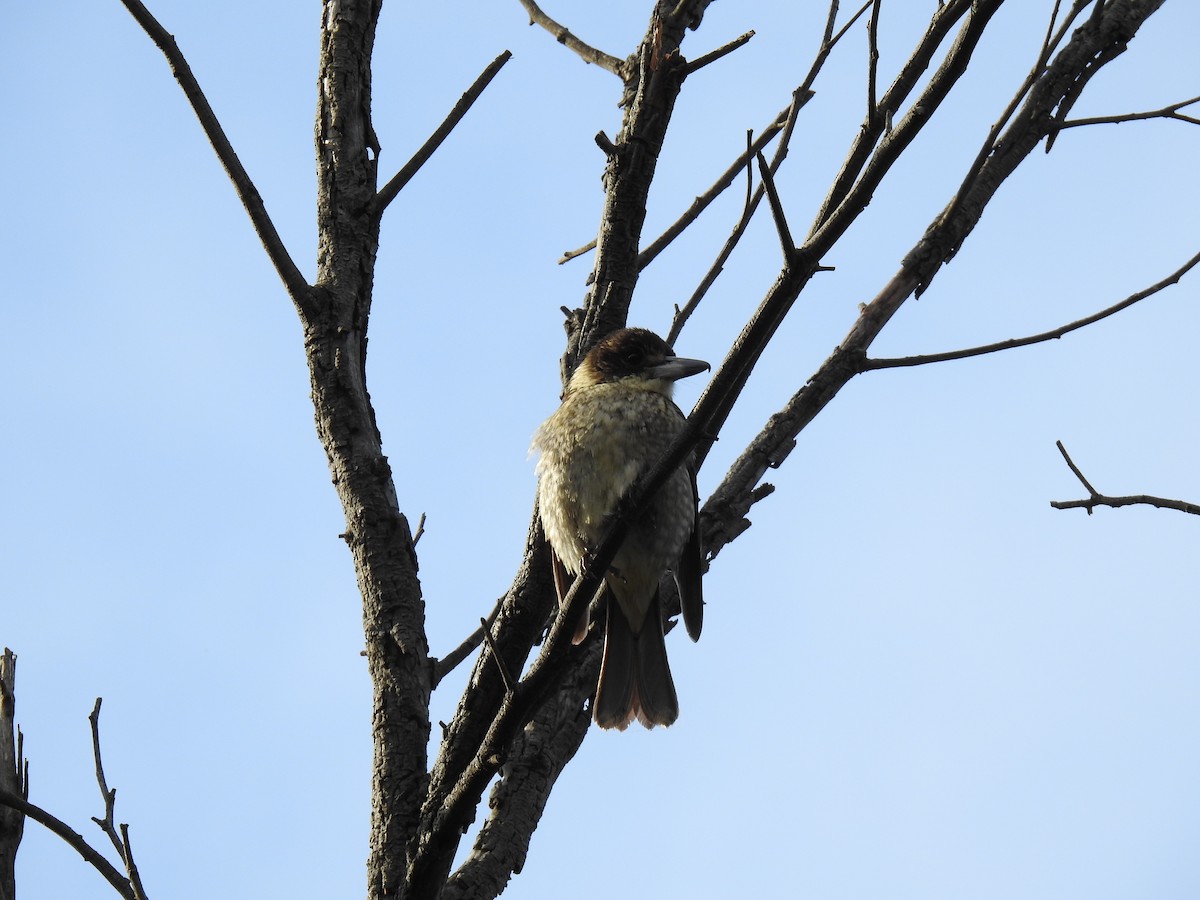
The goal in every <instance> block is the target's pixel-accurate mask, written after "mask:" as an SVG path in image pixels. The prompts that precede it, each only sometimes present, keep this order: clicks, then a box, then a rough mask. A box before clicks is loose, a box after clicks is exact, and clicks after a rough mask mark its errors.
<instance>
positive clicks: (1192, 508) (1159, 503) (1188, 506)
mask: <svg viewBox="0 0 1200 900" xmlns="http://www.w3.org/2000/svg"><path fill="white" fill-rule="evenodd" d="M1054 445H1055V446H1056V447H1058V452H1059V453H1061V454H1062V457H1063V459H1064V460H1066V463H1067V467H1068V468H1070V470H1071V471H1072V472H1073V473H1074V474H1075V477H1076V478H1078V479H1079V483H1080V484H1082V485H1083V486H1084V488H1085V489H1086V490H1087V492H1088V496H1087V497H1086V498H1085V499H1083V500H1051V501H1050V505H1051V506H1052V507H1054V508H1055V509H1084V510H1087V514H1088V515H1089V516H1090V515H1091V514H1092V510H1094V509H1095V508H1096V507H1097V506H1111V507H1112V508H1114V509H1116V508H1118V507H1121V506H1138V505H1144V506H1155V507H1158V508H1159V509H1174V510H1177V511H1179V512H1182V513H1188V514H1189V515H1193V516H1200V504H1196V503H1188V502H1186V501H1184V500H1171V499H1168V498H1166V497H1153V496H1151V495H1149V494H1133V495H1131V496H1127V497H1110V496H1108V495H1107V494H1102V493H1100V492H1099V491H1097V490H1096V489H1095V488H1094V487H1092V485H1091V482H1089V481H1088V480H1087V478H1085V477H1084V475H1083V473H1082V472H1081V471H1079V467H1078V466H1077V465H1075V461H1074V460H1072V459H1071V456H1070V454H1069V453H1067V448H1066V447H1064V446H1063V442H1062V441H1055V442H1054Z"/></svg>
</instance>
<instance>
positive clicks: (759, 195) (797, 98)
mask: <svg viewBox="0 0 1200 900" xmlns="http://www.w3.org/2000/svg"><path fill="white" fill-rule="evenodd" d="M872 2H873V0H867V2H866V3H864V4H863V5H862V6H860V7H859V9H858V11H857V12H856V13H855V14H854V15H853V16H851V17H850V20H849V21H848V22H846V24H845V25H843V26H842V27H841V29H839V30H838V32H837V33H836V34H834V33H833V28H834V25H835V23H836V18H837V10H838V3H837V2H836V0H834V2H832V3H830V5H829V17H828V19H827V21H826V24H825V34H824V36H823V37H822V39H821V46H820V48H819V49H818V51H817V54H816V57H815V58H814V59H813V63H812V65H811V66H810V67H809V70H808V74H807V75H806V76H805V78H804V81H803V82H802V83H801V84H800V86H799V87H797V88H796V90H794V91H793V92H792V102H791V104H789V105H788V107H787V108H786V109H784V110H783V111H781V112H780V113H779V115H778V116H776V117H775V119H774V120H773V122H772V123H771V125H769V126H767V128H766V129H765V130H764V131H763V133H762V135H761V136H760V139H759V140H758V141H755V142H753V143H752V144H751V145H750V146H749V147H747V148H746V152H745V153H744V154H742V156H740V157H739V158H738V159H737V161H736V162H735V163H734V165H732V166H730V167H729V169H727V170H726V172H725V174H724V175H723V176H722V177H721V179H720V180H718V182H717V183H716V184H714V185H713V187H712V188H710V189H709V190H708V191H707V192H706V193H705V194H704V195H702V197H701V198H698V199H697V203H695V204H693V205H692V207H691V208H689V210H688V212H687V213H685V214H684V216H683V217H682V218H681V219H679V221H677V222H676V223H675V224H674V225H672V226H671V228H669V229H668V230H667V231H666V232H665V233H664V234H663V236H662V237H661V238H659V239H658V240H656V241H655V242H654V243H653V244H651V246H650V247H648V248H647V249H646V250H645V251H643V254H642V256H641V257H639V258H638V262H639V265H643V266H644V265H646V264H648V262H649V261H650V260H649V259H646V260H645V261H644V262H643V257H645V256H646V254H647V253H649V252H650V250H651V249H652V248H653V249H654V250H655V253H657V252H659V251H661V249H662V247H665V246H666V243H662V245H661V246H659V244H660V242H662V241H664V239H667V240H666V242H667V243H669V241H670V240H673V239H674V238H675V237H678V235H679V234H680V233H682V231H683V230H684V228H686V227H687V225H689V224H691V222H692V221H693V220H694V219H695V218H696V217H697V216H699V214H700V212H702V211H703V209H704V208H705V207H706V206H707V205H708V204H709V203H711V202H712V200H713V199H715V198H716V197H717V196H718V195H719V194H720V193H721V192H722V191H724V190H725V188H727V187H728V186H729V185H730V184H731V183H732V181H733V179H734V178H735V177H736V175H737V173H738V171H740V169H741V167H742V166H745V167H746V174H747V178H748V179H749V178H750V174H751V169H750V166H749V162H750V159H751V158H752V157H753V155H754V154H755V153H758V152H759V151H760V150H761V149H762V148H763V147H765V146H766V144H767V143H768V142H769V140H770V138H771V136H773V134H774V131H775V130H779V131H780V132H781V135H780V139H779V146H778V147H776V149H775V154H774V156H773V157H772V159H771V172H772V174H774V173H775V172H777V171H779V168H780V166H782V165H783V161H784V160H785V159H786V158H787V154H788V148H789V146H790V144H791V136H792V132H793V130H794V129H795V127H796V121H797V118H798V116H799V113H800V110H801V109H802V108H803V107H804V105H805V104H807V103H808V101H809V100H811V99H812V97H813V91H812V85H813V83H814V82H815V81H816V79H817V76H818V75H819V74H820V71H821V69H822V68H823V67H824V65H825V61H826V60H827V59H828V58H829V54H830V53H831V52H832V51H833V48H834V47H835V46H836V45H837V43H838V42H839V41H840V40H841V39H842V37H843V36H844V35H845V34H846V32H848V31H849V30H850V27H851V26H852V25H853V24H854V23H855V22H857V21H858V19H859V18H860V17H861V16H862V15H863V13H865V12H866V11H867V10H868V9H869V8H870V7H871V3H872ZM764 196H766V193H765V191H764V189H763V188H762V186H761V185H760V186H759V188H758V190H756V191H754V193H753V196H750V185H749V184H748V186H747V200H746V203H745V205H744V207H743V209H742V215H741V217H740V218H739V219H738V221H737V223H736V224H735V225H734V227H733V231H732V232H731V233H730V235H729V237H728V238H726V240H725V243H724V245H723V246H722V247H721V250H720V251H719V252H718V253H717V257H716V259H715V260H714V261H713V263H712V265H710V266H709V268H708V271H707V272H706V273H705V274H704V277H703V278H702V279H701V280H700V284H699V285H697V287H696V289H695V290H694V291H693V292H692V295H691V297H689V298H688V300H687V302H686V303H684V305H683V306H682V307H680V306H677V307H676V311H675V316H674V318H673V319H672V322H671V329H670V332H669V333H668V336H667V341H668V343H674V341H675V339H676V338H678V337H679V334H680V333H681V332H682V331H683V326H684V325H685V324H686V323H687V320H688V319H689V318H690V317H691V315H692V313H693V312H695V310H696V307H698V306H699V305H700V301H701V300H703V299H704V296H705V294H707V293H708V291H709V289H710V288H711V287H712V286H713V284H714V283H715V282H716V280H717V277H718V276H719V275H720V274H721V272H722V270H723V269H724V267H725V263H726V262H727V261H728V260H729V257H730V256H731V255H733V251H734V249H735V248H736V247H737V245H738V244H739V243H740V242H741V239H742V236H743V235H744V234H745V233H746V228H747V227H748V226H749V224H750V220H751V219H752V218H753V217H754V213H755V212H756V211H757V209H758V205H759V203H761V202H762V199H763V197H764ZM700 201H703V205H699V203H700ZM668 238H669V239H668ZM650 259H653V257H652V256H651V257H650Z"/></svg>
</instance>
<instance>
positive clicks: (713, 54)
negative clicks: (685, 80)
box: [683, 30, 754, 77]
mask: <svg viewBox="0 0 1200 900" xmlns="http://www.w3.org/2000/svg"><path fill="white" fill-rule="evenodd" d="M752 37H754V31H753V30H750V31H747V32H746V33H745V34H743V35H740V36H739V37H736V38H734V39H733V40H732V41H730V42H729V43H728V44H723V45H721V46H720V47H718V48H717V49H716V50H710V51H709V52H708V53H705V54H704V55H703V56H698V57H696V58H695V59H693V60H689V61H688V63H687V65H686V66H684V68H683V74H684V76H685V77H686V76H688V75H691V74H692V73H693V72H698V71H700V70H701V69H703V68H704V67H705V66H707V65H708V64H709V63H714V62H716V61H717V60H718V59H721V58H723V57H725V56H728V55H729V54H730V53H732V52H733V51H734V50H736V49H738V47H742V46H744V45H745V44H746V43H747V42H749V40H750V38H752Z"/></svg>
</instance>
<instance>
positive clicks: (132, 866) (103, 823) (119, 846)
mask: <svg viewBox="0 0 1200 900" xmlns="http://www.w3.org/2000/svg"><path fill="white" fill-rule="evenodd" d="M100 703H101V698H100V697H97V698H96V704H95V705H94V706H93V707H92V712H91V715H89V716H88V721H89V722H90V723H91V725H92V756H93V757H94V758H95V761H96V783H97V784H98V785H99V786H100V796H101V797H103V798H104V818H103V819H97V818H96V817H95V816H92V821H93V822H95V823H96V824H97V825H99V826H100V830H101V831H103V832H104V833H105V834H106V835H108V839H109V840H110V841H111V842H112V845H113V847H115V848H116V851H117V853H118V854H119V855H120V857H121V861H122V862H124V863H125V872H126V873H127V875H128V876H129V884H130V886H131V887H132V888H133V896H134V897H135V898H136V900H146V891H145V888H144V887H143V885H142V878H141V875H140V874H139V873H138V867H137V863H136V862H134V859H133V846H132V845H131V844H130V843H129V826H128V825H125V824H123V823H122V825H121V826H120V828H121V830H120V832H119V833H118V831H117V828H116V826H115V823H114V822H113V809H114V807H115V806H116V802H117V790H116V788H112V789H109V786H108V782H107V781H106V780H105V778H104V761H103V758H102V757H101V754H100Z"/></svg>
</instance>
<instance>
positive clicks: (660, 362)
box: [567, 328, 709, 397]
mask: <svg viewBox="0 0 1200 900" xmlns="http://www.w3.org/2000/svg"><path fill="white" fill-rule="evenodd" d="M707 368H709V365H708V363H706V362H704V361H703V360H700V359H687V358H686V357H683V356H676V355H675V351H674V350H672V349H671V345H670V344H668V343H667V342H666V341H664V340H663V339H662V338H660V337H659V336H658V335H657V334H655V333H654V332H653V331H647V330H646V329H645V328H621V329H619V330H618V331H614V332H613V333H612V334H610V335H608V336H607V337H605V338H604V340H602V341H601V342H600V343H598V344H597V345H596V346H595V347H593V348H592V349H591V350H590V351H589V352H588V355H587V356H585V357H584V358H583V362H581V363H580V364H579V368H577V369H576V370H575V374H574V375H572V376H571V382H570V384H569V385H568V386H567V393H568V394H570V393H572V392H573V391H576V390H579V389H580V388H585V387H591V386H593V385H597V384H611V383H616V382H624V381H627V382H628V383H629V384H630V386H631V387H635V386H636V387H640V388H643V389H644V390H654V391H658V392H659V393H662V394H666V395H667V396H668V397H669V396H671V388H672V387H673V386H674V384H675V382H676V381H678V380H679V379H680V378H686V377H687V376H689V375H695V374H696V373H698V372H703V371H704V370H705V369H707Z"/></svg>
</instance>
